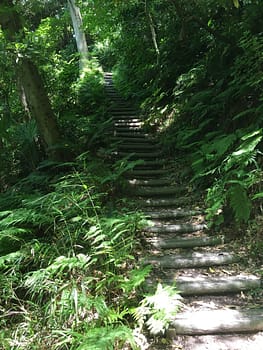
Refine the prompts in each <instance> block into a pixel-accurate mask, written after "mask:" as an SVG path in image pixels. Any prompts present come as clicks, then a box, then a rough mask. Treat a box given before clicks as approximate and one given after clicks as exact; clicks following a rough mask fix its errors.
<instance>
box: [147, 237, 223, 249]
mask: <svg viewBox="0 0 263 350" xmlns="http://www.w3.org/2000/svg"><path fill="white" fill-rule="evenodd" d="M146 242H149V243H150V244H152V245H153V246H154V247H155V248H158V249H173V248H194V247H208V246H215V245H218V244H223V243H224V236H214V237H209V236H204V237H180V238H170V239H165V238H156V239H149V240H147V239H146Z"/></svg>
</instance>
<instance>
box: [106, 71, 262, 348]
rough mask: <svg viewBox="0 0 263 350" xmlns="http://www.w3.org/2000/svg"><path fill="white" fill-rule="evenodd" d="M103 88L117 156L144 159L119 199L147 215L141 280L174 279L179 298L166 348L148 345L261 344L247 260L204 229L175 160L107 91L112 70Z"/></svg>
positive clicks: (257, 283)
mask: <svg viewBox="0 0 263 350" xmlns="http://www.w3.org/2000/svg"><path fill="white" fill-rule="evenodd" d="M105 89H106V94H107V96H108V97H109V98H110V99H111V107H110V114H111V117H112V119H113V134H114V140H115V141H117V142H118V151H117V157H119V158H121V157H126V156H129V159H131V160H137V159H140V160H142V161H143V162H142V163H141V164H139V165H136V166H135V167H134V169H133V170H130V171H129V172H127V195H126V196H127V197H128V198H129V200H133V201H134V203H136V205H137V206H138V209H140V210H143V212H144V213H145V215H146V216H147V217H148V218H149V222H150V223H149V226H148V227H146V228H145V229H144V231H143V233H142V237H141V240H142V244H143V246H144V251H145V255H146V257H145V256H144V257H143V258H142V264H151V265H152V266H153V270H152V273H151V276H150V277H149V279H148V283H149V285H152V286H153V287H154V286H157V284H158V283H159V282H160V283H163V284H174V283H176V287H177V289H178V290H179V291H180V294H181V295H182V297H183V303H184V307H183V308H182V310H181V311H180V312H179V313H178V314H177V315H176V317H175V318H174V319H172V320H171V326H170V328H169V330H168V331H167V333H166V334H165V337H166V338H167V342H166V345H162V344H164V341H160V342H159V344H158V339H157V340H156V341H155V343H154V344H153V345H152V346H151V348H150V349H161V348H162V349H184V350H201V349H202V350H203V349H213V350H241V349H243V350H252V349H253V350H260V349H263V305H262V301H261V300H260V299H257V298H256V297H254V295H257V293H256V292H257V291H258V290H260V289H261V288H262V281H261V279H260V277H259V276H257V275H256V274H252V273H249V269H248V268H247V264H246V262H247V259H249V258H248V257H247V256H246V255H245V253H243V252H242V251H236V249H235V245H233V242H231V241H227V240H226V239H225V237H224V236H222V235H217V234H216V233H214V232H213V231H212V230H209V229H207V226H206V223H205V217H204V212H203V208H202V206H201V205H200V204H199V203H200V201H199V199H198V197H197V196H196V194H195V193H194V192H191V190H190V188H189V184H187V183H182V181H181V179H182V171H183V165H182V163H181V164H180V163H178V165H176V166H175V167H174V166H173V168H171V165H170V163H169V160H166V157H165V154H163V153H162V150H161V149H160V146H159V145H158V143H157V141H156V140H155V138H154V136H153V135H149V134H147V133H145V132H144V130H143V121H142V119H141V118H140V116H139V114H138V112H137V111H136V110H135V109H134V108H133V107H132V106H131V105H130V104H129V103H128V102H127V101H125V100H123V99H122V98H121V96H120V95H119V94H118V93H117V92H116V90H115V89H114V86H113V82H112V75H111V73H106V74H105ZM143 255H144V254H143Z"/></svg>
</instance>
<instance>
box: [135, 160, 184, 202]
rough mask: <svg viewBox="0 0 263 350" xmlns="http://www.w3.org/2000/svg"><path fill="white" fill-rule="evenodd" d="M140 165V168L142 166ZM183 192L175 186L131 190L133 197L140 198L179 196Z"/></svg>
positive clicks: (181, 188) (182, 189)
mask: <svg viewBox="0 0 263 350" xmlns="http://www.w3.org/2000/svg"><path fill="white" fill-rule="evenodd" d="M143 165H144V164H142V165H141V166H143ZM183 192H185V188H183V187H176V186H163V187H157V186H156V187H139V188H136V189H134V190H133V193H132V194H133V195H135V196H141V197H147V196H149V197H152V196H167V195H168V196H169V195H173V194H177V195H178V194H181V193H183Z"/></svg>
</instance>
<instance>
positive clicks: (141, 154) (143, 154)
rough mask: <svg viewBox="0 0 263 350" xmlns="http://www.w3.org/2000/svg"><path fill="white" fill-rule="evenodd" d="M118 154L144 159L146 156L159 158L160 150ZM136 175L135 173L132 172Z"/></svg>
mask: <svg viewBox="0 0 263 350" xmlns="http://www.w3.org/2000/svg"><path fill="white" fill-rule="evenodd" d="M118 155H119V156H121V157H128V156H130V159H134V158H137V159H144V158H158V157H160V155H161V153H160V152H132V153H131V152H118ZM131 175H134V176H135V177H136V175H135V174H131Z"/></svg>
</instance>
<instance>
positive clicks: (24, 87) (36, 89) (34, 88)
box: [0, 0, 63, 161]
mask: <svg viewBox="0 0 263 350" xmlns="http://www.w3.org/2000/svg"><path fill="white" fill-rule="evenodd" d="M21 22H22V21H21V17H20V15H19V14H18V13H17V12H16V9H15V7H14V5H13V2H12V0H4V1H2V4H1V6H0V25H1V27H2V30H3V32H4V35H5V38H6V40H8V41H10V42H16V40H17V37H21V35H22V37H23V36H24V34H23V25H22V23H21ZM14 68H15V69H16V73H17V77H18V79H17V82H18V85H19V86H18V90H19V91H20V93H21V92H22V93H23V96H22V98H26V105H27V106H28V109H29V111H30V115H31V116H32V117H33V118H34V119H35V120H36V123H37V126H38V130H39V133H40V136H41V138H42V141H43V144H44V147H45V150H46V152H47V154H48V156H49V157H50V158H51V159H53V160H58V161H61V160H63V155H62V152H61V150H59V149H58V145H59V144H60V143H61V141H60V133H59V130H58V126H57V123H56V118H55V116H54V113H53V111H52V108H51V105H50V101H49V99H48V96H47V93H46V91H45V88H44V84H43V81H42V78H41V76H40V74H39V72H38V69H37V67H36V65H35V64H34V63H33V62H32V60H31V59H30V58H28V57H26V56H24V55H23V54H21V53H18V54H17V56H16V57H15V62H14Z"/></svg>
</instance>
